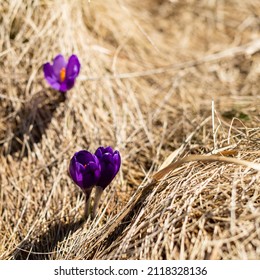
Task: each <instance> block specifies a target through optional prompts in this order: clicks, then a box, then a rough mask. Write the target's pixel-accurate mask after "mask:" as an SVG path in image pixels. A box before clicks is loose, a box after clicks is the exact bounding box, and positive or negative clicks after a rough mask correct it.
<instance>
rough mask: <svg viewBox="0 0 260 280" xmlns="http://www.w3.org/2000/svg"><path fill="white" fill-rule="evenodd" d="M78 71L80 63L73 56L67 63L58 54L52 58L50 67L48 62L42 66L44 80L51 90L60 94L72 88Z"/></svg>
mask: <svg viewBox="0 0 260 280" xmlns="http://www.w3.org/2000/svg"><path fill="white" fill-rule="evenodd" d="M79 71H80V63H79V59H78V57H77V56H76V55H75V54H73V55H71V56H70V58H69V60H68V62H66V61H65V59H64V57H63V56H62V55H61V54H59V55H57V56H56V57H55V58H54V60H53V64H52V65H51V64H50V63H49V62H47V63H45V64H44V65H43V72H44V77H45V79H46V80H47V82H48V83H49V84H50V86H51V87H52V88H54V89H56V90H59V91H61V92H66V91H68V90H70V89H71V88H72V87H73V86H74V84H75V80H76V77H77V76H78V74H79Z"/></svg>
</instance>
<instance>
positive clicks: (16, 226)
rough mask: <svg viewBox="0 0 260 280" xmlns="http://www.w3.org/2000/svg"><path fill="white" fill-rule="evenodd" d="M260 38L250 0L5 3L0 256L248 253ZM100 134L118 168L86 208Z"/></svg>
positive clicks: (259, 142) (254, 213) (258, 138)
mask: <svg viewBox="0 0 260 280" xmlns="http://www.w3.org/2000/svg"><path fill="white" fill-rule="evenodd" d="M259 35H260V5H259V3H258V1H257V0H249V1H235V0H229V1H221V0H213V1H210V0H207V1H206V0H202V1H198V0H197V1H196V0H191V1H188V0H186V1H182V0H179V1H178V0H144V1H137V0H131V1H130V0H125V1H123V0H118V1H116V0H111V1H110V0H109V1H102V0H90V1H87V0H76V1H69V0H65V1H59V0H57V1H55V0H36V1H33V0H26V1H22V0H15V1H2V2H1V4H0V65H1V67H0V81H1V83H0V109H1V110H0V216H1V219H0V259H156V260H158V259H259V258H260V195H259V183H260V173H259V170H260V167H259V165H260V158H259V154H260V152H259V148H260V110H259V108H260V95H259V90H260V39H259V38H260V37H259ZM59 53H61V54H63V55H64V56H65V57H66V58H68V57H69V56H70V55H71V54H76V55H77V56H78V57H79V60H80V62H81V71H80V75H79V77H78V79H77V81H76V84H75V86H74V87H73V88H72V89H71V90H70V91H68V92H67V93H66V94H64V93H60V92H58V91H55V90H54V89H52V88H51V87H50V86H49V85H48V84H47V82H46V81H45V80H44V76H43V70H42V66H43V64H44V63H46V62H48V61H52V59H53V58H54V57H55V56H56V55H57V54H59ZM99 146H112V147H114V148H115V149H117V150H118V151H120V154H121V157H122V166H121V169H120V171H119V174H118V175H117V177H116V178H115V180H114V181H113V182H112V183H111V184H110V186H109V187H107V188H106V189H105V191H104V193H103V195H102V198H101V203H100V205H99V207H98V214H97V216H96V218H95V219H91V218H89V219H88V220H87V221H83V220H82V217H83V211H84V195H83V193H82V192H81V190H80V189H79V188H78V187H77V186H76V185H75V184H74V183H73V182H72V180H71V178H70V177H69V176H68V173H67V170H68V165H69V161H70V159H71V157H72V156H73V154H74V153H75V152H76V151H79V150H81V149H87V150H89V151H90V152H94V151H95V150H96V148H97V147H99ZM176 162H177V164H172V165H170V167H168V168H167V166H168V165H169V164H171V163H176ZM163 168H166V169H163ZM162 169H163V171H162V172H160V173H158V171H159V170H162ZM158 174H159V175H158Z"/></svg>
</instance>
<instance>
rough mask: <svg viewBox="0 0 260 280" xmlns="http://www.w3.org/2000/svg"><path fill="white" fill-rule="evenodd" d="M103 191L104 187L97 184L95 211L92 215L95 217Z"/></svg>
mask: <svg viewBox="0 0 260 280" xmlns="http://www.w3.org/2000/svg"><path fill="white" fill-rule="evenodd" d="M102 193H103V189H102V188H101V187H99V186H96V192H95V198H94V206H93V213H92V217H93V218H95V217H96V214H97V207H98V203H99V200H100V198H101V195H102Z"/></svg>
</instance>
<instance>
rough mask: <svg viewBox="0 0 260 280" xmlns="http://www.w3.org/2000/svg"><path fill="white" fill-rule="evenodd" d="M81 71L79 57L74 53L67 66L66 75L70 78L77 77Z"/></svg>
mask: <svg viewBox="0 0 260 280" xmlns="http://www.w3.org/2000/svg"><path fill="white" fill-rule="evenodd" d="M79 71H80V63H79V59H78V57H77V56H76V55H75V54H73V55H71V56H70V58H69V61H68V64H67V68H66V76H67V77H68V79H75V78H76V77H77V76H78V74H79Z"/></svg>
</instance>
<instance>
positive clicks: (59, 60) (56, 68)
mask: <svg viewBox="0 0 260 280" xmlns="http://www.w3.org/2000/svg"><path fill="white" fill-rule="evenodd" d="M66 65H67V63H66V61H65V58H64V57H63V55H61V54H58V55H57V56H56V57H55V58H54V60H53V72H54V75H55V77H56V78H57V79H58V80H59V79H60V71H61V69H62V68H66Z"/></svg>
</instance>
